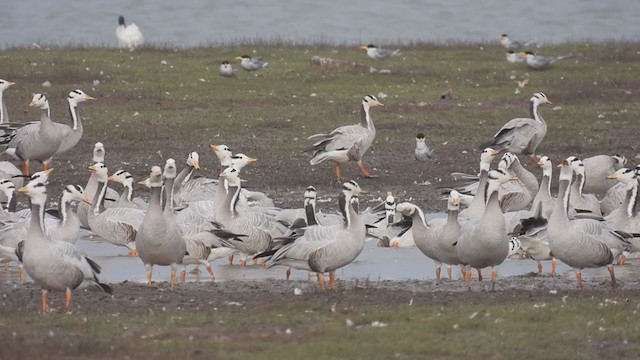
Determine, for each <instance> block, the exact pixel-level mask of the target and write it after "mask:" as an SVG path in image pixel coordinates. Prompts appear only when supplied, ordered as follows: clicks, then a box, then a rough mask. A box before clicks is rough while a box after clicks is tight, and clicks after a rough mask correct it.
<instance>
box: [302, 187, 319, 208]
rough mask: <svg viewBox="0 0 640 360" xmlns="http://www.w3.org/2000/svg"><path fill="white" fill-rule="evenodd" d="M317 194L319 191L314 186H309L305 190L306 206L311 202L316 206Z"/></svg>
mask: <svg viewBox="0 0 640 360" xmlns="http://www.w3.org/2000/svg"><path fill="white" fill-rule="evenodd" d="M317 196H318V192H317V191H316V188H315V187H313V186H308V187H307V189H306V190H305V191H304V206H307V205H309V204H311V205H313V206H315V205H316V197H317Z"/></svg>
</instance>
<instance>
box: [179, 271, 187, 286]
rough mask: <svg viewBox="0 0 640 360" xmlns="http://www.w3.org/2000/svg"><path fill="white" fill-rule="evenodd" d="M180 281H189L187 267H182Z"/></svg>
mask: <svg viewBox="0 0 640 360" xmlns="http://www.w3.org/2000/svg"><path fill="white" fill-rule="evenodd" d="M180 282H182V283H185V282H187V269H186V268H182V270H181V271H180Z"/></svg>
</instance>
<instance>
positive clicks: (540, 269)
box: [538, 261, 542, 274]
mask: <svg viewBox="0 0 640 360" xmlns="http://www.w3.org/2000/svg"><path fill="white" fill-rule="evenodd" d="M541 272H542V263H541V262H540V261H538V274H539V273H541Z"/></svg>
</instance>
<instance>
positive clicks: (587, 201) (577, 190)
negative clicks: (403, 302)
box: [567, 156, 607, 217]
mask: <svg viewBox="0 0 640 360" xmlns="http://www.w3.org/2000/svg"><path fill="white" fill-rule="evenodd" d="M567 161H568V162H569V165H570V166H571V168H572V169H573V172H574V174H575V176H576V180H575V181H574V182H573V183H572V184H571V192H570V193H571V195H570V196H569V204H571V206H572V207H573V208H574V209H576V211H578V212H579V211H588V212H590V213H591V214H593V215H594V216H597V217H600V216H602V213H601V212H600V202H599V201H598V198H596V197H595V195H593V194H585V193H584V184H585V169H584V163H583V162H582V160H580V159H578V158H577V157H575V156H570V157H568V158H567ZM606 176H607V175H605V176H604V177H605V178H606Z"/></svg>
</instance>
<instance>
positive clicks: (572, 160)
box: [566, 156, 584, 176]
mask: <svg viewBox="0 0 640 360" xmlns="http://www.w3.org/2000/svg"><path fill="white" fill-rule="evenodd" d="M566 160H567V162H568V163H569V166H570V167H571V169H572V170H573V172H574V173H576V175H582V176H584V162H582V160H580V159H578V158H577V157H575V156H569V157H568V158H567V159H566Z"/></svg>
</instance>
